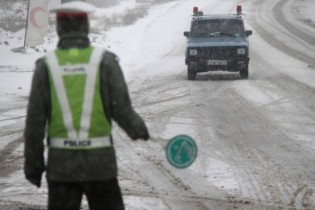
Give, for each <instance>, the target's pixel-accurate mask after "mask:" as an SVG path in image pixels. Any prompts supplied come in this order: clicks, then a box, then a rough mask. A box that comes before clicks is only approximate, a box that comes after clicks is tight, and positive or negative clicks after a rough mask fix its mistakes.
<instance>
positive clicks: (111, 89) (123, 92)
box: [102, 52, 149, 140]
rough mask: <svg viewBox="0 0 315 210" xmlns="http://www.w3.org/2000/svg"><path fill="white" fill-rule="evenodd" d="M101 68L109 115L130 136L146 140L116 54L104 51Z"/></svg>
mask: <svg viewBox="0 0 315 210" xmlns="http://www.w3.org/2000/svg"><path fill="white" fill-rule="evenodd" d="M102 70H103V72H104V76H105V78H104V83H105V84H104V87H103V88H106V89H107V90H104V92H107V94H106V95H107V96H108V98H107V101H109V104H108V105H109V110H108V112H109V113H110V117H111V118H112V119H114V120H115V121H116V122H117V124H118V125H119V126H120V127H121V128H122V129H123V130H124V131H125V132H126V133H127V134H128V136H129V137H130V138H132V139H134V140H135V139H145V140H147V139H148V138H149V134H148V130H147V127H146V125H145V123H144V121H143V119H142V118H141V117H140V116H139V115H138V114H137V113H136V112H135V110H134V109H133V107H132V104H131V100H130V97H129V93H128V88H127V84H126V82H125V79H124V76H123V72H122V70H121V67H120V65H119V63H118V58H117V57H116V55H114V54H113V53H110V52H105V53H104V61H103V65H102ZM105 101H106V96H105Z"/></svg>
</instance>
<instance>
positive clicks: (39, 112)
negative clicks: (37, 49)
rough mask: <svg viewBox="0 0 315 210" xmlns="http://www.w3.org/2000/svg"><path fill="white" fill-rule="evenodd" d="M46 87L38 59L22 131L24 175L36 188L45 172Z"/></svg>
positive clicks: (42, 65) (43, 73)
mask: <svg viewBox="0 0 315 210" xmlns="http://www.w3.org/2000/svg"><path fill="white" fill-rule="evenodd" d="M48 86H49V83H48V81H47V70H46V67H45V63H44V59H39V60H38V61H37V62H36V68H35V72H34V75H33V79H32V85H31V91H30V95H29V103H28V107H27V116H26V122H25V130H24V140H25V148H24V157H25V163H24V173H25V176H26V178H27V179H28V180H29V181H30V182H32V183H33V184H35V185H37V186H38V187H39V185H40V180H41V176H42V173H43V172H44V170H45V163H44V142H43V141H44V138H45V128H46V123H47V119H48V109H47V107H48V106H47V104H48V96H47V89H48Z"/></svg>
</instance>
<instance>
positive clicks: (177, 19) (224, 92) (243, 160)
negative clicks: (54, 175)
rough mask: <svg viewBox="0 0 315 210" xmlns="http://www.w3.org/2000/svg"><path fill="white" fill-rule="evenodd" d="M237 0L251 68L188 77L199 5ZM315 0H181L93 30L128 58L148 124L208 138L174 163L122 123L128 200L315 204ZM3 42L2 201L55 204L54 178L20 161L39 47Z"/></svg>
mask: <svg viewBox="0 0 315 210" xmlns="http://www.w3.org/2000/svg"><path fill="white" fill-rule="evenodd" d="M237 4H242V5H243V10H244V13H245V16H244V18H245V21H246V26H247V28H248V29H251V30H253V36H251V37H250V56H251V60H250V67H249V68H250V70H249V72H250V73H249V79H248V80H241V79H240V78H239V75H238V74H234V73H225V72H219V73H205V74H201V75H199V74H198V76H197V79H196V81H188V80H187V79H186V66H185V65H184V50H185V41H186V40H185V37H184V36H183V31H186V30H188V29H189V24H190V18H191V12H192V8H193V6H199V8H200V9H202V10H203V11H204V13H208V14H209V13H212V14H214V13H217V14H224V13H234V11H235V8H236V5H237ZM314 10H315V2H314V1H313V0H264V1H261V0H225V1H222V0H207V1H205V0H194V1H193V0H187V1H172V2H169V3H165V4H159V5H155V6H153V7H152V8H151V9H150V11H149V15H148V16H146V17H145V18H143V19H140V20H139V21H137V22H136V23H135V24H133V25H131V26H127V27H121V28H113V29H111V30H110V31H108V32H106V33H104V34H98V35H93V39H94V40H96V41H95V42H94V43H93V44H94V45H99V46H103V47H106V48H108V49H110V50H112V51H113V52H115V53H117V54H118V55H119V57H120V58H121V65H122V67H123V69H124V73H125V77H126V80H127V82H128V85H129V92H130V94H131V97H132V99H133V105H134V107H135V108H136V110H137V111H138V112H139V113H140V114H141V116H143V117H144V119H145V121H146V122H147V124H148V127H149V130H150V132H151V133H152V134H157V135H159V136H161V137H163V138H170V137H173V136H174V135H177V134H188V135H190V136H192V137H193V138H194V139H195V140H196V142H197V144H198V149H199V151H198V158H197V160H196V162H195V163H194V164H193V165H191V166H190V167H189V168H187V169H181V170H179V169H175V168H172V167H171V166H170V165H169V164H168V163H167V161H166V159H165V154H164V151H163V147H162V146H161V145H160V144H158V143H156V142H154V141H149V142H142V141H137V142H133V141H131V140H129V139H128V138H127V137H126V135H125V134H124V132H123V131H122V130H120V129H119V128H118V127H117V126H115V129H114V139H115V145H116V148H117V155H118V161H119V180H120V184H121V188H122V191H123V194H124V201H125V204H126V209H127V210H192V209H193V210H213V209H216V210H227V209H249V210H250V209H253V210H254V209H255V210H256V209H259V210H263V209H270V210H278V209H292V210H295V209H296V210H313V209H315V168H314V166H313V165H314V162H315V152H314V150H315V97H314V96H315V83H314V81H315V59H314V58H315V36H314V34H315V17H314V15H313V11H314ZM1 36H2V34H1ZM104 37H105V39H104ZM0 38H1V37H0ZM97 40H100V41H97ZM17 43H19V41H17ZM47 45H48V44H47ZM47 48H50V49H53V48H54V46H53V45H52V44H50V45H48V46H47ZM0 49H1V51H2V52H1V58H0V60H1V64H0V80H1V84H0V86H3V87H2V88H1V106H0V129H1V130H0V137H1V140H0V209H2V208H3V209H9V210H12V209H19V207H18V206H22V207H23V208H24V209H27V207H32V209H45V204H46V199H47V197H46V193H47V188H46V185H45V183H44V185H43V187H42V188H40V189H35V188H34V187H32V186H31V185H29V184H28V183H27V182H26V181H25V180H24V177H23V173H22V170H21V167H22V164H23V159H22V152H23V141H22V138H21V135H22V129H23V123H24V121H23V119H24V115H25V104H26V98H25V96H27V91H28V88H29V87H27V85H29V82H30V79H29V78H30V75H31V72H29V70H30V69H32V66H33V62H34V58H36V57H38V56H40V55H41V54H40V53H36V52H32V51H31V52H29V53H28V54H27V55H23V54H21V55H20V54H18V55H17V54H11V52H7V53H4V52H3V50H5V49H6V50H7V51H9V50H8V49H9V48H8V47H6V46H4V45H0ZM4 56H7V57H8V59H5V57H4ZM13 56H15V57H13ZM16 59H20V61H21V62H20V63H14V62H13V61H12V60H16ZM32 59H33V60H32ZM22 70H23V71H22ZM3 75H14V76H17V78H21V79H20V80H21V81H20V80H19V82H16V83H12V81H10V82H9V83H8V82H5V81H6V80H9V79H10V78H12V76H11V77H9V78H6V77H5V78H4V77H3ZM21 75H23V76H21ZM23 78H24V80H23ZM4 84H5V85H4ZM13 206H15V207H13ZM83 206H84V208H85V207H86V202H84V203H83Z"/></svg>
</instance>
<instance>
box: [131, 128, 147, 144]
mask: <svg viewBox="0 0 315 210" xmlns="http://www.w3.org/2000/svg"><path fill="white" fill-rule="evenodd" d="M130 137H131V139H132V140H137V139H143V140H145V141H147V140H148V139H149V138H150V135H149V132H148V129H147V127H146V126H144V127H142V129H137V130H134V131H133V132H131V133H130Z"/></svg>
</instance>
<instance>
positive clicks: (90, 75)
mask: <svg viewBox="0 0 315 210" xmlns="http://www.w3.org/2000/svg"><path fill="white" fill-rule="evenodd" d="M94 9H95V7H94V6H92V5H91V4H89V3H85V2H69V3H64V4H61V6H59V7H58V8H56V9H54V10H52V12H55V13H56V20H57V33H58V36H59V42H58V46H57V49H56V50H55V51H53V52H51V53H48V54H47V55H46V56H45V57H43V58H40V59H38V60H37V62H36V69H35V72H34V75H33V80H32V86H31V91H30V96H29V103H28V108H27V117H26V126H25V131H24V137H25V152H24V156H25V164H24V173H25V176H26V179H27V180H28V181H30V182H31V183H32V184H34V185H36V186H37V187H40V185H41V177H42V173H43V172H44V171H45V170H46V178H47V183H48V209H49V210H63V209H64V210H78V209H79V208H80V205H81V199H82V196H83V194H85V195H86V197H87V200H88V204H89V206H90V209H91V210H99V209H102V210H103V209H104V210H105V209H106V210H122V209H124V204H123V199H122V195H121V191H120V187H119V183H118V180H117V161H116V155H115V148H114V146H113V139H112V135H111V130H112V120H115V121H116V122H117V124H118V125H119V126H120V127H121V128H122V129H123V130H124V131H125V132H126V133H127V134H128V136H129V137H130V138H132V139H133V140H136V139H144V140H147V139H148V138H149V133H148V130H147V127H146V125H145V123H144V121H143V119H142V118H141V117H140V116H139V115H138V114H137V113H136V112H135V111H134V109H133V108H132V105H131V101H130V97H129V94H128V90H127V86H126V82H125V80H124V77H123V73H122V70H121V68H120V66H119V64H118V59H117V57H116V56H115V55H114V54H113V53H111V52H108V51H105V50H103V49H100V48H97V47H92V46H91V45H90V41H89V38H88V32H89V20H88V13H90V12H92V11H93V10H94ZM46 130H47V132H46ZM45 136H47V146H48V157H47V163H46V164H45V160H44V142H43V140H44V138H45Z"/></svg>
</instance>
